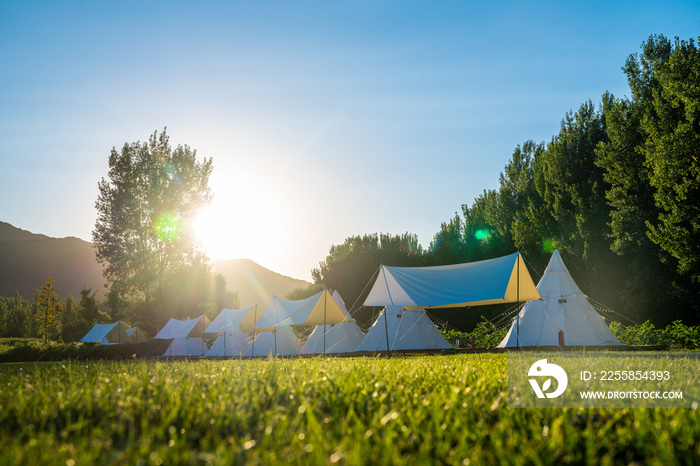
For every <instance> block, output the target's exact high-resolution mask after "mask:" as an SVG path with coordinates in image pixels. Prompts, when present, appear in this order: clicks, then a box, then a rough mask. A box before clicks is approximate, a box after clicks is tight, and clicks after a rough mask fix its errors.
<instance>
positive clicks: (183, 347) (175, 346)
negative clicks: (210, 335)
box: [163, 337, 207, 356]
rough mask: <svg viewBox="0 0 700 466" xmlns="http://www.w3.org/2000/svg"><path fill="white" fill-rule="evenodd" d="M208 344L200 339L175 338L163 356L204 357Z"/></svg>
mask: <svg viewBox="0 0 700 466" xmlns="http://www.w3.org/2000/svg"><path fill="white" fill-rule="evenodd" d="M206 352H207V344H206V343H204V340H202V339H201V338H200V337H191V338H175V339H174V340H173V341H172V342H171V343H170V346H168V349H167V350H166V351H165V353H163V356H204V354H205V353H206Z"/></svg>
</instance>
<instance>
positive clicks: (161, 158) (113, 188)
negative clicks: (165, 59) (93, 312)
mask: <svg viewBox="0 0 700 466" xmlns="http://www.w3.org/2000/svg"><path fill="white" fill-rule="evenodd" d="M211 171H212V160H211V158H209V159H206V158H205V159H204V160H202V161H198V160H197V153H196V151H194V150H192V149H190V148H189V147H188V146H178V147H177V148H175V149H172V148H171V146H170V143H169V138H168V136H167V134H166V130H165V129H163V131H162V132H161V133H160V134H158V132H157V131H156V132H154V133H153V135H151V137H150V138H149V140H148V142H146V143H140V142H136V143H132V144H125V145H124V147H123V148H122V150H121V151H117V150H116V149H115V148H113V149H112V151H111V154H110V157H109V179H108V180H105V179H104V178H103V179H102V180H101V181H100V183H99V184H98V187H99V196H98V198H97V202H96V204H95V207H96V209H97V221H96V223H95V228H94V230H93V232H92V238H93V242H94V243H95V246H96V248H97V258H98V261H99V262H100V263H102V264H103V266H104V275H105V278H107V281H108V282H109V284H110V287H111V289H110V294H111V295H112V297H111V298H110V299H111V301H112V302H115V303H120V302H124V301H125V300H126V301H130V302H131V303H132V306H133V308H139V309H141V310H142V312H144V313H147V314H151V315H146V316H141V317H142V318H143V319H145V320H150V321H152V322H153V324H154V325H156V326H157V325H160V324H161V323H162V321H164V320H166V319H167V318H168V315H167V313H168V312H169V311H168V310H167V308H165V307H164V306H162V305H161V304H162V302H163V299H164V298H165V297H166V296H167V293H168V291H171V290H172V289H177V288H178V286H177V284H173V283H172V281H173V280H182V279H183V278H182V277H183V276H186V275H187V273H188V272H189V271H193V270H194V271H195V273H197V271H199V270H201V268H202V267H207V268H208V265H207V257H206V255H205V254H204V253H203V251H202V250H201V247H200V246H199V244H198V243H197V241H196V240H195V239H194V235H193V231H192V228H191V224H192V220H193V218H194V217H195V216H196V214H197V212H198V211H199V210H200V209H201V208H202V207H203V206H205V205H206V204H208V203H209V202H210V201H211V198H212V193H211V189H210V188H209V176H210V174H211ZM180 283H181V284H186V283H188V282H187V279H185V281H184V282H180ZM159 311H160V312H159Z"/></svg>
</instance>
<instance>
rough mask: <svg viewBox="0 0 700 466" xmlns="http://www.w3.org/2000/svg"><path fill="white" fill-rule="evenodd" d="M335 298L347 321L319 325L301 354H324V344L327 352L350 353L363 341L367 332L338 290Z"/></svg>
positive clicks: (334, 293)
mask: <svg viewBox="0 0 700 466" xmlns="http://www.w3.org/2000/svg"><path fill="white" fill-rule="evenodd" d="M333 300H334V301H335V302H336V304H337V305H338V307H339V308H340V310H341V311H342V312H343V314H344V315H345V318H346V319H347V322H342V323H339V324H327V325H318V326H317V327H316V328H315V329H314V331H313V333H311V335H310V336H309V338H308V339H307V340H306V342H305V343H304V346H303V347H302V348H301V354H323V353H324V344H325V353H350V352H352V351H355V349H356V348H357V346H358V345H359V344H360V343H361V342H362V339H363V338H364V336H365V334H364V333H362V330H360V327H358V326H357V324H356V323H355V319H353V318H352V317H351V316H350V313H349V312H348V310H347V308H346V307H345V303H344V302H343V299H342V298H341V297H340V294H338V292H337V291H335V292H333ZM324 334H325V342H324Z"/></svg>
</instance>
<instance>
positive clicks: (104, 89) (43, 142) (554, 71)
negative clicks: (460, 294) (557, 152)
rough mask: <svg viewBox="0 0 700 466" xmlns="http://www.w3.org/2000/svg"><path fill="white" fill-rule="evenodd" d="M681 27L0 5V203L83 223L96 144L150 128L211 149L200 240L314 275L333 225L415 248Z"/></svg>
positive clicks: (578, 11)
mask: <svg viewBox="0 0 700 466" xmlns="http://www.w3.org/2000/svg"><path fill="white" fill-rule="evenodd" d="M699 26H700V4H698V2H690V1H671V2H663V3H661V2H651V1H647V2H642V3H640V2H617V3H614V4H611V3H609V2H606V3H603V2H591V3H588V4H585V5H581V4H576V5H568V4H560V3H558V2H545V3H538V4H537V5H535V6H528V5H522V4H519V3H517V2H514V1H497V2H492V3H490V4H488V5H469V4H449V5H448V4H441V5H431V6H430V7H426V6H425V5H424V4H422V3H420V2H408V3H406V2H401V3H398V2H392V1H389V2H382V3H376V2H359V3H353V4H352V5H347V4H331V5H329V4H327V3H323V2H316V1H303V2H298V3H294V4H288V3H285V2H272V3H268V4H266V5H265V6H260V5H259V4H258V3H255V2H246V1H244V2H237V3H235V4H221V3H217V2H202V3H199V4H197V5H189V4H187V3H185V2H175V3H165V2H153V3H149V4H145V5H144V4H141V3H139V2H125V3H120V4H116V5H111V4H110V5H93V4H89V5H85V4H82V3H78V2H67V3H62V4H60V5H56V4H51V3H48V2H47V3H43V4H41V6H40V7H35V6H34V5H27V4H3V5H2V6H0V58H1V59H2V61H3V63H4V66H5V67H6V68H5V69H6V70H8V71H7V72H6V73H3V74H2V75H0V135H1V136H2V138H3V141H4V144H3V146H2V148H0V220H2V221H4V222H7V223H9V224H11V225H13V226H15V227H17V228H20V229H24V230H26V231H30V232H33V233H36V234H43V235H46V236H49V237H55V238H65V237H76V238H79V239H82V240H84V241H88V242H92V238H91V232H92V229H93V227H94V223H95V218H96V211H95V209H94V203H95V201H96V199H97V193H98V190H97V183H98V182H99V180H100V179H101V178H103V177H107V161H108V156H109V152H110V149H111V148H112V147H116V148H120V147H121V146H123V145H124V144H125V143H131V142H136V141H145V140H147V139H148V137H149V135H150V134H152V133H153V131H162V129H163V128H164V127H167V132H168V134H169V136H170V138H171V145H172V146H173V147H176V146H177V145H179V144H182V145H188V146H190V147H191V148H193V149H195V150H197V154H198V157H200V158H201V157H207V158H208V157H212V158H213V165H214V170H213V173H212V175H211V178H210V186H211V188H212V190H213V192H214V194H215V196H214V199H213V201H212V204H211V207H210V209H209V210H208V213H207V214H206V215H207V216H208V217H209V218H208V219H207V220H206V221H205V220H202V225H205V226H204V227H202V229H203V230H204V231H205V232H219V233H217V234H216V235H210V237H209V239H207V240H206V242H207V243H209V244H205V246H206V247H207V249H208V250H209V255H210V258H211V259H212V260H216V259H217V258H221V259H223V260H227V259H250V260H252V261H254V262H255V263H257V264H259V265H261V266H263V267H265V268H267V269H269V270H273V271H275V272H277V273H279V274H282V275H285V276H288V277H291V278H296V279H300V280H305V281H307V282H311V281H312V280H311V270H312V269H313V268H315V267H317V266H318V264H319V263H320V262H321V261H323V260H325V258H326V256H327V253H328V251H329V249H330V247H331V246H332V245H335V244H341V243H342V242H343V241H344V240H345V239H346V238H348V237H350V236H354V235H364V234H371V233H388V234H392V235H396V234H402V233H405V232H409V233H412V234H416V235H417V236H418V239H419V242H420V243H421V245H422V246H423V247H424V248H427V247H428V246H429V244H430V242H431V241H432V239H433V235H434V234H435V233H437V232H438V231H439V228H440V225H441V223H444V222H448V221H449V220H450V219H451V218H453V217H454V214H455V212H460V215H461V205H462V204H470V203H471V202H473V199H474V198H476V197H477V196H479V195H480V194H481V193H482V192H483V191H484V190H489V189H495V188H497V187H498V179H499V174H500V173H501V172H502V171H503V169H504V167H505V165H506V164H507V163H508V161H509V160H510V157H511V155H512V153H513V150H514V149H515V148H516V147H517V146H518V145H522V144H523V143H524V142H525V141H527V140H534V141H536V142H543V141H544V142H547V141H549V140H551V138H552V137H554V136H555V135H556V134H557V133H558V131H559V125H560V122H561V120H562V118H564V117H565V115H566V113H567V112H569V111H575V110H576V109H578V108H579V106H580V105H581V104H583V103H584V102H586V101H588V100H591V101H592V102H593V103H594V104H595V105H596V106H598V105H599V103H600V99H601V96H602V95H603V93H605V92H606V91H609V92H611V93H613V94H614V95H615V96H616V97H623V96H627V95H629V88H628V86H627V81H626V77H625V75H624V73H623V72H622V70H621V67H622V66H624V63H625V60H626V59H627V57H628V56H629V55H631V54H635V53H638V52H639V51H640V46H641V45H642V43H643V42H644V41H646V40H647V38H648V37H649V36H650V35H652V34H663V35H665V36H666V37H667V38H669V39H671V40H673V38H674V37H676V36H678V37H679V38H680V39H682V40H688V39H691V38H694V39H695V38H697V37H698V35H699V32H700V27H699ZM9 70H12V72H9ZM242 200H243V201H242ZM203 215H205V214H203ZM233 256H236V257H233Z"/></svg>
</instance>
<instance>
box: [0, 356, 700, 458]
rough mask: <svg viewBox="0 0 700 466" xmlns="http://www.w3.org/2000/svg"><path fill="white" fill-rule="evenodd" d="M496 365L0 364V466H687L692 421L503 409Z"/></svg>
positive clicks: (699, 431) (627, 412)
mask: <svg viewBox="0 0 700 466" xmlns="http://www.w3.org/2000/svg"><path fill="white" fill-rule="evenodd" d="M507 377H508V362H507V357H506V356H505V355H501V354H479V355H476V354H474V355H451V356H421V357H406V358H401V357H395V358H390V359H387V358H346V359H333V358H327V359H323V358H317V359H288V360H274V359H273V360H227V361H207V360H204V361H175V362H153V361H142V360H138V361H74V362H45V363H42V362H39V363H15V364H3V365H0V385H2V390H1V391H0V406H1V407H2V408H1V409H0V464H8V463H9V464H30V465H31V464H60V465H64V464H66V465H72V464H183V463H185V464H191V463H201V464H206V463H211V464H241V463H246V464H277V463H291V464H327V463H330V464H332V463H337V464H414V465H415V464H469V463H471V464H560V463H574V464H581V463H584V464H585V463H589V464H629V463H630V462H633V461H638V462H645V463H646V464H660V465H661V464H664V465H666V464H696V463H698V462H699V461H700V446H698V445H700V443H699V440H700V415H699V414H698V411H697V410H693V409H607V410H605V409H600V410H595V409H511V408H509V407H508V406H507V396H506V392H507V389H508V387H507Z"/></svg>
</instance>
